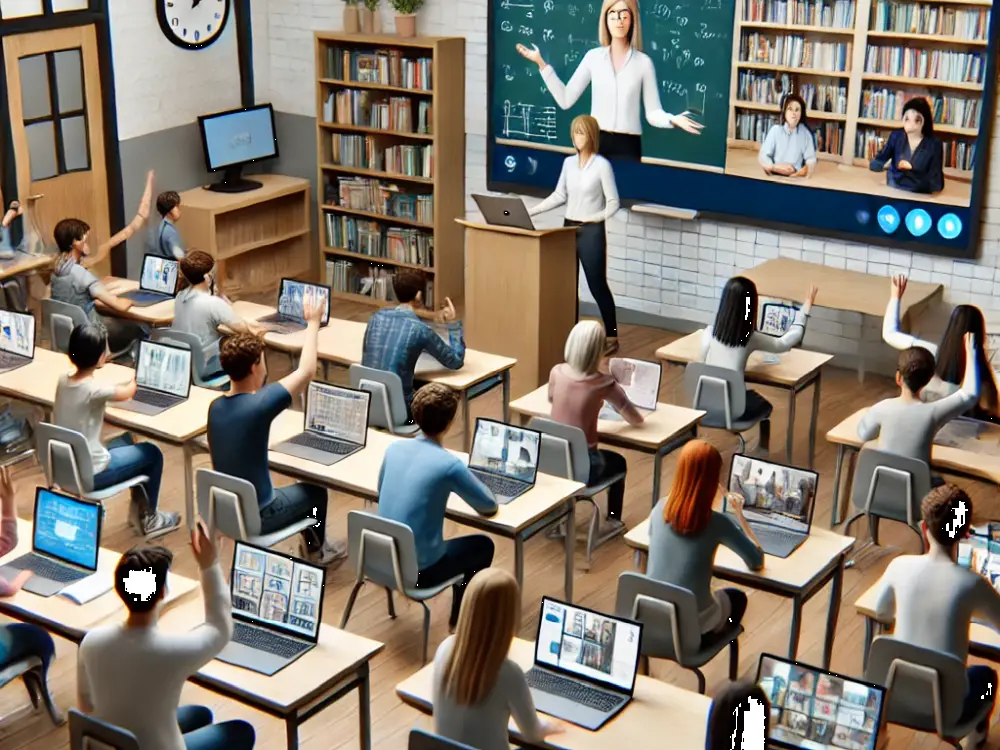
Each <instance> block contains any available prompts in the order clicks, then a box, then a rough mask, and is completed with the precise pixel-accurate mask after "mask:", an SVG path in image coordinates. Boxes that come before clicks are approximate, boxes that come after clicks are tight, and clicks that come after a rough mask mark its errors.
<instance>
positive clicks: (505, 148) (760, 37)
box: [487, 0, 1000, 255]
mask: <svg viewBox="0 0 1000 750" xmlns="http://www.w3.org/2000/svg"><path fill="white" fill-rule="evenodd" d="M863 6H864V4H860V3H856V2H855V1H854V0H838V2H835V3H824V4H808V5H805V6H799V5H793V4H790V3H785V2H778V1H777V0H672V1H671V2H652V1H651V0H627V1H626V0H622V1H621V2H617V3H612V2H605V3H602V2H600V0H592V1H589V2H581V1H580V0H523V2H517V3H513V2H503V3H490V19H489V54H490V60H489V66H488V71H489V73H488V75H489V80H490V90H489V118H488V141H489V146H488V149H487V153H488V179H489V188H490V189H491V190H496V191H501V192H520V193H526V194H530V195H537V196H543V195H547V194H548V193H550V192H551V191H552V190H553V189H554V187H555V185H556V183H557V181H558V178H559V174H560V170H561V168H562V162H563V160H564V159H565V157H566V155H567V154H571V153H574V149H573V146H572V141H571V136H570V123H571V122H572V120H573V118H574V117H575V116H577V115H579V114H594V115H595V116H597V117H598V120H599V122H600V124H601V128H602V131H610V132H623V131H624V132H630V131H628V130H627V129H626V128H625V127H624V123H625V122H626V121H628V122H634V121H635V120H636V118H639V121H640V122H641V147H640V148H639V153H638V154H631V155H628V156H623V155H621V154H620V153H619V154H617V156H613V157H612V165H613V168H614V174H615V180H616V183H617V188H618V192H619V194H620V196H621V198H622V200H623V202H624V203H625V205H629V204H635V203H649V204H656V205H662V206H667V207H674V208H682V209H692V210H695V211H699V212H702V213H703V214H707V215H709V216H718V217H720V218H725V217H732V218H745V219H749V220H751V221H754V220H756V221H758V222H763V223H774V224H781V225H785V226H789V227H792V226H794V227H796V228H801V229H803V230H806V231H808V230H818V231H820V232H822V233H827V234H835V235H841V236H848V237H851V238H855V239H859V240H863V241H866V242H872V241H874V242H877V243H881V244H892V245H895V246H898V245H900V244H901V243H903V244H909V245H911V246H912V247H913V249H918V248H924V249H933V248H939V249H944V248H947V249H948V250H949V251H950V253H949V254H952V255H954V254H961V252H960V251H965V252H967V253H968V254H972V253H973V252H974V250H975V243H976V240H977V236H976V235H977V232H978V223H979V221H978V216H979V211H980V207H981V198H982V193H983V192H984V190H985V170H984V169H983V168H982V167H983V166H984V165H985V164H986V163H987V162H988V156H989V154H988V145H989V136H990V125H991V121H992V119H993V111H994V93H993V89H994V87H993V86H992V85H991V84H992V82H993V81H994V80H995V79H996V70H995V57H996V48H997V44H996V42H995V41H993V40H996V39H998V38H1000V33H998V32H997V30H996V27H997V25H998V24H997V22H996V19H995V18H993V17H992V15H991V12H990V9H989V8H986V7H970V8H956V9H951V8H950V6H944V9H939V8H938V6H936V5H933V4H932V5H929V6H923V5H919V6H918V5H916V4H914V5H913V6H912V8H915V9H916V10H912V9H911V10H907V9H906V8H905V7H902V6H898V5H897V4H895V3H891V2H888V0H875V1H874V2H873V3H872V4H871V8H870V9H868V8H867V7H863ZM906 7H909V4H907V6H906ZM623 11H624V12H625V13H626V15H627V16H628V19H627V27H628V29H629V33H630V34H632V35H633V38H637V35H638V36H641V52H640V51H639V49H637V47H638V45H634V46H633V56H632V57H631V58H629V59H628V61H627V62H626V63H625V65H624V66H623V67H622V68H621V70H620V71H619V73H618V74H617V75H618V77H617V78H616V77H613V76H611V75H607V76H605V75H603V73H602V72H601V70H600V66H601V65H609V66H610V65H611V62H610V61H609V60H608V58H607V55H606V53H604V56H596V57H595V54H597V53H599V52H601V50H602V49H607V48H602V46H601V42H600V41H599V30H600V28H601V25H603V24H606V23H616V22H620V14H621V13H622V12H623ZM609 14H610V15H609ZM609 18H610V19H611V20H609ZM796 26H801V27H803V29H802V30H799V29H796V28H795V27H796ZM895 32H898V33H899V34H902V35H903V36H894V35H893V34H894V33H895ZM908 35H909V36H911V37H913V39H914V41H907V38H906V37H907V36H908ZM935 37H938V38H941V37H943V38H946V39H947V40H949V42H952V43H948V44H938V43H937V42H936V41H935V42H932V41H931V40H934V38H935ZM966 40H968V44H965V43H964V42H965V41H966ZM988 40H989V43H987V41H988ZM856 44H858V45H860V44H863V45H864V47H865V49H864V54H863V55H859V54H855V49H854V47H855V45H856ZM639 54H641V55H644V56H646V57H647V58H648V60H649V61H651V63H652V67H653V69H654V71H655V75H654V76H653V77H652V79H650V80H652V81H653V82H654V83H655V89H653V90H652V91H647V89H646V83H645V82H644V83H643V84H642V85H641V89H642V90H641V91H628V92H624V93H623V92H619V91H618V90H617V88H615V86H616V84H615V83H614V81H616V80H620V81H621V85H622V86H626V85H628V84H626V83H625V81H626V80H632V79H629V78H628V77H627V76H626V75H625V73H626V69H627V67H628V66H629V65H633V66H636V65H639V64H641V63H642V59H641V58H640V57H638V55H639ZM539 62H544V63H545V64H546V65H548V66H551V70H552V72H554V74H555V75H554V76H553V75H552V74H551V73H549V72H548V71H546V73H545V76H544V77H543V75H542V71H541V70H540V68H539ZM595 66H596V67H595ZM855 68H860V70H855ZM594 71H597V72H596V73H595V72H594ZM635 85H638V84H635ZM650 88H652V87H650ZM790 95H791V96H790ZM592 101H598V102H603V103H599V104H598V105H597V106H595V107H594V108H593V110H592V107H591V103H592ZM629 103H631V104H629ZM802 104H804V105H805V107H804V108H803V107H802ZM630 106H632V107H635V108H636V109H635V111H632V110H631V109H630ZM671 115H672V116H683V117H684V118H686V120H688V121H690V122H692V123H694V126H695V127H694V128H693V129H694V130H697V128H698V127H699V126H700V127H701V129H700V132H698V133H693V132H688V131H689V130H692V128H685V127H679V126H674V127H667V123H675V122H678V120H676V119H672V118H671V117H670V116H671ZM931 126H933V132H932V130H931ZM605 137H606V136H605Z"/></svg>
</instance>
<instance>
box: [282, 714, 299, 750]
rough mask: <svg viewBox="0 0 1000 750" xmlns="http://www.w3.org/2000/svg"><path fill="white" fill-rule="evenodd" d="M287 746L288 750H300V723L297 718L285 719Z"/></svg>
mask: <svg viewBox="0 0 1000 750" xmlns="http://www.w3.org/2000/svg"><path fill="white" fill-rule="evenodd" d="M285 744H286V745H287V746H288V750H299V722H298V718H297V717H295V716H289V717H288V718H286V719H285Z"/></svg>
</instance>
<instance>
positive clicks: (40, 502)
mask: <svg viewBox="0 0 1000 750" xmlns="http://www.w3.org/2000/svg"><path fill="white" fill-rule="evenodd" d="M100 543H101V505H100V503H92V502H89V501H87V500H77V499H76V498H75V497H69V496H68V495H62V494H60V493H58V492H53V491H52V490H47V489H45V488H43V487H39V488H37V489H36V490H35V525H34V528H33V529H32V547H33V548H34V550H35V551H36V552H41V553H43V554H46V555H49V556H51V557H56V558H58V559H60V560H64V561H66V562H68V563H70V564H71V565H78V566H79V567H81V568H87V569H89V570H97V550H98V549H99V547H100Z"/></svg>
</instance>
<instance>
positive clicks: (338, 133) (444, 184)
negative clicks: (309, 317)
mask: <svg viewBox="0 0 1000 750" xmlns="http://www.w3.org/2000/svg"><path fill="white" fill-rule="evenodd" d="M334 51H336V52H334ZM345 52H347V53H351V57H350V61H351V65H350V66H348V67H345V66H343V65H340V68H339V69H332V68H331V66H330V62H331V59H330V58H331V55H336V59H337V60H338V61H342V60H343V57H344V53H345ZM315 53H316V76H317V77H316V113H317V116H316V121H317V164H318V173H319V175H318V181H317V185H318V190H319V191H320V194H319V196H318V200H317V204H318V205H319V232H320V243H319V244H320V269H321V273H322V274H323V277H324V279H325V282H326V283H329V284H330V285H331V286H333V287H334V294H333V296H334V297H335V298H337V299H348V300H353V301H360V302H367V303H370V304H372V305H375V306H384V305H386V304H391V302H389V301H387V300H385V299H381V298H379V297H375V296H371V295H370V294H360V293H357V292H356V291H354V290H345V289H344V288H343V287H342V285H340V284H339V283H338V282H340V281H342V279H341V278H340V277H341V274H340V273H339V272H338V273H335V274H330V273H329V269H330V268H332V265H333V264H335V263H337V262H338V261H346V262H349V263H351V264H353V267H354V269H355V270H356V271H357V272H358V274H360V275H366V274H368V273H369V272H373V271H374V272H375V273H379V274H382V275H387V274H392V273H395V272H396V271H397V270H400V269H413V270H421V271H423V272H424V274H425V275H426V276H427V280H428V289H427V292H425V295H424V296H425V300H426V301H428V302H430V303H432V304H433V303H439V302H443V300H444V298H445V297H450V298H451V299H452V300H453V301H454V302H455V303H456V304H457V303H459V302H460V301H461V299H462V298H463V296H464V281H465V279H464V276H465V240H464V236H463V231H462V227H461V226H459V225H458V224H456V223H455V219H458V218H462V217H464V216H465V39H464V38H462V37H416V38H413V39H404V38H401V37H397V36H388V35H381V36H371V35H360V34H341V33H329V32H317V33H316V34H315ZM380 54H381V55H384V56H386V57H387V56H389V55H390V54H392V55H399V56H401V57H402V59H403V60H404V61H406V60H418V59H429V60H430V64H429V66H428V67H429V70H430V86H429V88H426V89H423V88H409V87H407V86H406V85H401V84H403V83H405V81H403V80H397V78H396V77H395V76H391V74H390V73H389V72H388V71H387V70H385V69H383V68H379V67H377V65H376V64H370V63H369V62H368V61H369V59H370V58H364V63H363V64H362V66H361V67H363V68H364V69H365V71H366V73H365V78H370V79H371V80H366V81H356V80H353V79H354V78H356V77H358V75H357V73H358V70H357V69H356V67H357V57H356V56H357V55H364V56H370V55H380ZM382 62H383V65H384V68H391V67H392V66H391V65H385V60H383V61H382ZM372 69H377V70H378V71H379V73H386V74H385V75H376V74H374V73H370V72H368V71H371V70H372ZM349 91H357V92H367V94H366V95H362V94H359V95H345V96H355V97H361V96H366V97H367V99H366V102H367V104H368V105H373V104H374V105H377V104H380V103H386V102H388V101H389V99H390V98H393V99H396V98H399V99H401V100H405V101H408V102H409V104H408V105H407V106H408V107H409V110H410V124H411V126H412V129H411V130H407V129H404V128H403V127H400V121H399V120H395V121H393V122H391V123H389V124H390V125H393V126H394V127H385V128H383V127H376V126H374V125H372V124H371V123H372V120H371V119H370V118H369V117H368V111H366V110H365V107H364V104H362V105H360V106H358V105H354V106H352V108H351V113H350V115H351V117H350V120H351V122H349V123H348V122H346V120H347V119H348V118H347V117H344V116H341V117H339V118H338V108H337V107H336V105H334V106H333V116H332V117H329V118H328V117H327V115H329V114H330V106H329V105H328V103H327V102H328V100H329V98H330V96H331V94H334V95H336V93H338V92H349ZM421 103H423V104H421ZM428 105H429V107H430V116H429V117H428V118H427V124H428V128H427V132H420V131H419V130H418V129H419V125H420V117H419V111H420V107H421V106H425V107H426V106H428ZM341 109H343V108H341ZM339 114H341V115H344V114H346V113H345V112H343V111H341V112H340V113H339ZM338 119H340V120H345V122H338ZM380 124H385V123H384V122H383V123H380ZM343 136H355V137H356V139H350V138H347V139H346V141H352V142H353V143H354V144H358V143H361V144H362V146H361V152H362V153H363V154H364V158H363V159H360V161H362V162H363V163H358V161H359V159H358V158H353V159H352V158H344V155H343V154H341V157H342V158H341V159H340V161H339V162H338V161H337V159H336V158H335V156H336V154H335V151H336V149H335V147H334V141H335V139H336V140H337V141H339V142H341V143H343V142H345V141H344V140H342V137H343ZM392 147H404V148H402V149H401V150H402V151H403V152H404V153H410V154H422V151H421V149H425V148H430V149H431V151H432V157H431V167H432V169H431V173H430V175H426V174H425V173H424V170H423V169H422V168H421V167H422V164H421V159H420V158H416V159H415V160H414V161H415V164H413V165H412V166H413V167H415V168H414V169H407V170H406V172H407V173H404V174H400V173H397V172H395V171H392V170H391V169H390V168H389V167H390V166H391V165H390V164H389V159H388V158H387V157H386V149H389V148H392ZM405 147H411V148H405ZM353 156H354V157H358V156H359V154H358V152H357V151H355V152H354V153H353ZM341 179H345V180H351V179H363V180H375V181H377V184H378V185H380V186H386V187H389V186H392V187H394V188H395V192H398V193H404V194H409V195H424V196H426V195H429V196H433V198H432V200H433V221H425V220H419V219H418V218H417V217H418V216H419V214H414V215H413V216H408V217H405V218H403V217H395V216H390V215H387V214H385V213H381V212H380V211H375V210H369V209H370V208H373V207H377V206H368V205H366V207H365V209H364V210H362V209H360V208H354V207H351V206H348V205H342V201H341V199H340V195H339V193H338V190H337V188H336V186H338V185H339V181H340V180H341ZM328 184H330V185H333V186H334V189H332V190H330V191H328V190H327V185H328ZM392 197H393V198H395V196H392ZM382 208H384V206H382ZM332 217H341V219H340V220H341V221H344V222H346V220H347V219H353V220H354V221H357V222H362V223H364V222H373V225H372V226H373V227H377V228H378V230H379V233H380V235H379V237H380V239H379V240H378V243H379V246H378V248H377V250H378V252H380V253H383V254H384V253H386V248H387V247H388V243H387V239H386V231H387V230H392V229H397V230H416V231H418V232H419V233H420V234H425V235H428V236H431V237H433V252H432V253H431V255H432V258H431V260H432V262H431V263H430V264H428V265H424V264H423V263H420V262H413V261H414V260H417V258H414V257H406V258H401V257H393V258H390V257H382V256H381V255H369V254H365V253H363V252H361V250H362V249H365V248H364V247H363V245H364V243H363V242H361V241H359V242H358V243H357V246H356V247H349V246H345V245H344V243H342V242H341V241H340V240H339V239H335V241H334V242H332V243H331V242H330V239H331V235H330V232H329V231H328V227H330V226H331V225H332V223H333V222H335V221H338V220H337V219H334V218H332ZM345 226H346V224H345ZM366 231H367V229H366ZM373 235H374V232H368V238H369V239H372V237H373ZM372 241H374V240H372ZM366 246H367V247H368V249H373V248H371V246H370V245H366ZM373 250H374V249H373ZM338 268H339V267H338ZM383 284H384V286H385V287H387V288H388V287H391V284H390V283H388V282H383Z"/></svg>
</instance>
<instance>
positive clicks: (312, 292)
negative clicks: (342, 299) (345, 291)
mask: <svg viewBox="0 0 1000 750" xmlns="http://www.w3.org/2000/svg"><path fill="white" fill-rule="evenodd" d="M306 300H320V301H321V302H322V303H323V319H322V321H321V322H322V324H323V325H326V324H327V323H329V322H330V288H329V287H326V286H320V285H319V284H307V283H306V282H304V281H295V280H294V279H282V280H281V292H280V293H279V294H278V312H279V313H281V314H282V315H288V316H289V317H292V318H298V319H299V320H304V319H305V313H304V312H303V310H304V303H305V301H306Z"/></svg>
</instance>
